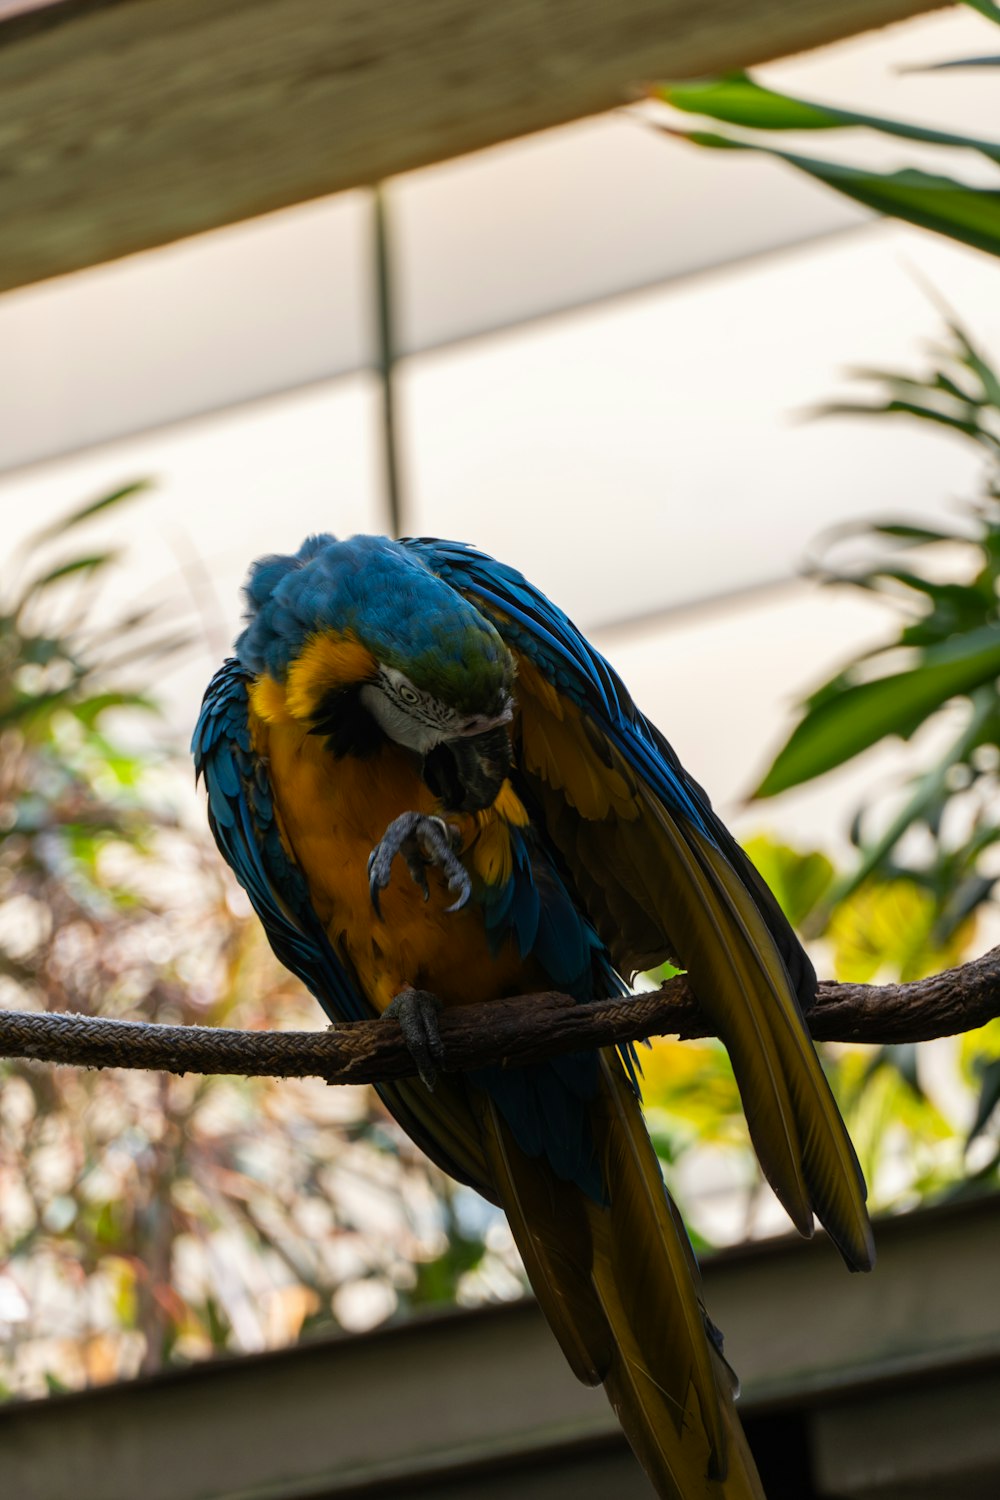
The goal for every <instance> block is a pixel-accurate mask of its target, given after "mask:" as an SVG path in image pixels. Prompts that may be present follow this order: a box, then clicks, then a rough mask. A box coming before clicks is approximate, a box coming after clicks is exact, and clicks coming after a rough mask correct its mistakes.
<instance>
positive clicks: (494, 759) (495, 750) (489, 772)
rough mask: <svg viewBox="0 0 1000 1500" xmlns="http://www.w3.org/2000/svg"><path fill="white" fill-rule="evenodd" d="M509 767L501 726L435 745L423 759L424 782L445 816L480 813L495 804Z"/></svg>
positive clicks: (507, 741)
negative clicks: (437, 799) (447, 813)
mask: <svg viewBox="0 0 1000 1500" xmlns="http://www.w3.org/2000/svg"><path fill="white" fill-rule="evenodd" d="M510 767H511V749H510V735H509V733H508V731H507V726H506V724H505V723H501V724H495V725H494V726H493V728H491V729H487V730H485V731H484V732H483V733H482V734H464V735H460V736H458V737H456V738H455V739H450V740H443V741H442V742H441V744H439V745H435V746H434V749H433V750H431V751H429V752H428V754H427V755H426V756H425V757H424V780H425V781H426V783H427V785H428V786H429V787H430V789H431V791H432V792H433V793H434V795H435V796H436V797H440V799H441V801H442V802H443V803H444V806H445V810H446V811H447V812H482V811H484V810H485V809H486V808H487V807H492V805H493V803H494V802H495V801H496V798H497V794H498V793H499V791H500V788H501V787H502V786H503V784H504V781H505V780H506V778H507V774H508V772H509V771H510Z"/></svg>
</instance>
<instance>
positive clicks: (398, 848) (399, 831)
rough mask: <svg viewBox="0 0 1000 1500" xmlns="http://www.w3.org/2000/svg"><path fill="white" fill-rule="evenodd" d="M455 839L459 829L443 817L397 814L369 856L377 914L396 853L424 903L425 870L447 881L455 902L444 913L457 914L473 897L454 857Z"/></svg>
mask: <svg viewBox="0 0 1000 1500" xmlns="http://www.w3.org/2000/svg"><path fill="white" fill-rule="evenodd" d="M457 837H458V830H457V829H455V828H453V827H452V826H451V825H450V824H448V823H446V822H445V821H444V819H443V818H431V817H427V816H426V815H425V814H424V813H416V812H408V813H400V815H399V817H398V818H394V819H393V821H392V822H391V823H390V824H389V826H388V828H387V829H386V831H385V833H384V834H383V835H382V837H381V838H380V839H379V841H378V843H377V844H376V845H375V848H374V849H373V850H372V852H371V854H369V856H368V890H369V892H370V893H371V898H372V906H374V908H375V911H376V914H377V915H378V916H381V915H382V912H381V908H380V906H379V892H380V891H384V890H385V888H386V886H387V885H388V884H389V879H390V876H391V874H392V862H393V860H394V859H395V858H396V855H397V854H402V856H403V858H404V859H405V860H406V866H407V869H408V870H409V872H410V874H411V875H412V877H413V879H414V880H415V881H416V883H417V885H419V886H420V889H421V890H422V891H423V893H424V900H425V901H426V900H427V898H428V897H429V895H430V891H429V890H428V888H427V870H428V868H429V867H430V866H431V865H436V866H437V868H438V869H439V870H440V871H441V873H442V875H443V876H444V878H445V880H446V881H447V882H448V888H449V890H452V891H455V892H456V893H457V899H456V900H455V901H453V902H452V904H451V906H449V907H448V908H447V910H448V911H460V910H461V908H462V907H463V906H464V905H465V903H466V902H467V901H468V899H469V897H470V896H471V895H472V881H471V880H470V879H469V874H468V871H467V870H466V868H465V866H464V865H463V864H462V862H461V861H460V860H459V859H457V858H456V856H455V840H456V838H457Z"/></svg>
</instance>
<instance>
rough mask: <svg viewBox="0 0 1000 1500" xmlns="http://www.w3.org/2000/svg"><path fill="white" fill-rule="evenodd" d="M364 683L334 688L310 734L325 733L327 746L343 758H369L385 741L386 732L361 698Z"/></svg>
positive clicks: (316, 717) (320, 704) (322, 701)
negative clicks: (384, 732) (352, 756)
mask: <svg viewBox="0 0 1000 1500" xmlns="http://www.w3.org/2000/svg"><path fill="white" fill-rule="evenodd" d="M363 685H364V684H363V683H360V682H358V683H354V684H353V685H352V686H351V687H346V688H334V689H333V690H332V691H331V692H329V693H327V694H326V696H325V697H324V698H322V699H321V700H320V702H319V703H318V704H317V707H316V713H315V715H314V717H313V724H312V727H311V729H310V730H309V733H310V734H325V735H326V748H327V750H329V751H330V753H331V755H335V756H336V757H337V759H338V760H340V759H341V758H342V757H343V756H345V755H356V756H358V757H359V758H360V759H365V758H366V757H367V756H369V755H374V753H375V751H376V750H378V748H379V747H380V746H381V745H383V744H384V743H385V738H386V737H385V735H384V734H383V732H382V730H381V729H380V728H379V726H378V724H377V723H376V722H375V720H374V719H373V718H372V716H371V714H370V713H369V712H368V710H367V709H366V708H365V706H364V704H363V703H362V701H361V689H362V687H363Z"/></svg>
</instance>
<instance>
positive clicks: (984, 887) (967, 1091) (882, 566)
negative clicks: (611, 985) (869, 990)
mask: <svg viewBox="0 0 1000 1500" xmlns="http://www.w3.org/2000/svg"><path fill="white" fill-rule="evenodd" d="M965 3H966V4H967V5H968V6H969V7H970V8H971V9H973V10H975V11H977V12H978V13H979V14H980V15H982V16H983V17H985V18H986V19H987V20H988V21H991V22H993V23H994V24H995V25H1000V7H998V6H997V5H996V4H994V3H993V0H965ZM996 68H1000V56H996V55H977V56H974V57H962V58H952V59H947V60H945V61H942V62H937V63H934V64H932V65H930V67H929V68H928V71H931V72H934V71H940V72H941V73H942V74H943V73H946V72H948V73H953V72H955V71H960V70H971V69H976V70H981V69H996ZM652 97H653V98H655V99H657V100H659V101H661V102H662V103H665V104H667V105H669V106H671V108H672V109H673V110H675V111H678V112H680V114H681V115H698V116H701V117H702V118H703V119H704V120H706V121H711V122H714V123H718V124H722V125H724V126H727V127H729V128H728V129H727V130H726V133H724V134H723V133H719V132H718V131H715V130H710V129H706V128H703V127H700V126H699V127H698V128H694V129H690V128H683V127H681V126H680V125H679V124H678V123H677V122H676V121H673V122H671V123H670V124H667V125H664V126H662V127H661V128H663V129H665V130H666V131H667V133H669V134H670V135H672V136H675V137H679V138H682V139H684V140H687V141H689V142H690V143H691V144H693V145H695V146H699V147H703V148H707V149H709V150H715V151H724V152H750V153H758V154H764V155H766V156H769V157H771V158H772V159H775V160H778V161H781V162H783V163H784V164H786V165H787V166H789V167H791V168H793V169H795V170H796V171H798V172H800V173H802V174H804V175H805V176H806V177H809V178H811V179H812V180H813V181H814V182H818V183H821V184H823V185H824V186H825V187H827V188H829V189H831V190H832V191H833V192H836V193H839V194H841V195H843V196H846V197H848V198H851V199H853V200H854V201H856V202H858V203H861V204H863V205H864V206H865V207H867V208H869V209H872V210H874V211H875V212H877V213H879V214H883V215H885V216H886V217H889V218H895V219H898V220H901V221H903V222H906V223H910V224H914V225H917V226H919V227H920V228H923V229H930V230H933V231H935V232H937V233H938V234H941V235H944V236H945V237H947V238H949V239H952V240H955V241H957V242H959V243H962V244H966V245H971V246H973V247H975V248H976V249H978V250H982V251H985V252H986V253H988V254H991V255H1000V186H998V182H997V179H996V170H995V169H996V168H998V167H1000V142H997V141H994V140H986V139H982V138H979V137H972V136H968V135H962V134H958V133H956V132H953V131H947V130H939V129H933V128H930V127H925V126H923V125H919V124H916V123H913V122H911V121H904V120H898V119H893V118H889V117H887V116H885V115H876V114H872V113H867V112H860V111H857V110H852V109H843V108H838V107H837V106H833V105H828V104H825V103H820V102H817V101H815V100H806V99H802V98H798V97H795V96H793V95H791V94H787V93H783V92H781V91H779V90H775V89H772V88H768V87H766V86H764V85H762V84H761V83H759V82H758V81H757V80H756V79H754V78H753V77H751V76H750V75H749V74H747V73H733V74H725V75H720V76H718V77H715V78H705V79H698V80H694V81H684V82H680V83H664V84H660V85H657V86H656V88H655V89H654V90H653V91H652ZM733 127H736V129H735V130H734V129H733ZM859 130H860V131H864V132H866V133H868V134H870V135H875V136H878V137H882V138H883V140H885V141H886V142H890V141H891V142H899V141H902V142H905V143H908V144H909V145H910V146H912V147H916V148H917V150H918V152H919V153H921V160H928V159H932V158H934V157H936V156H937V155H938V154H939V153H940V154H942V155H943V158H944V160H945V161H946V162H948V163H949V164H950V163H951V162H953V161H962V162H963V163H965V164H969V163H973V172H972V176H971V178H970V180H964V179H962V178H959V177H956V176H952V175H945V174H943V173H941V172H936V171H928V170H926V169H925V167H924V166H923V165H919V164H918V165H907V166H906V167H904V168H903V169H901V170H891V171H883V170H878V169H876V168H874V167H873V166H871V165H870V164H868V163H866V164H865V165H864V166H854V165H851V164H849V163H847V162H845V161H843V160H834V159H831V158H830V157H829V156H827V157H825V158H823V159H819V158H817V157H815V156H813V155H811V154H809V155H805V154H803V152H802V151H801V150H799V149H797V147H798V144H799V140H800V138H801V137H803V136H804V137H805V138H806V139H811V138H814V137H815V136H816V135H820V136H822V138H823V139H824V140H825V141H827V142H828V141H829V140H830V139H831V138H835V139H836V140H837V141H838V142H843V141H844V140H845V138H846V139H850V136H851V133H852V132H857V131H859ZM775 137H787V138H790V139H791V142H792V146H791V148H789V147H778V146H775V145H774V144H773V141H774V138H775ZM970 153H971V155H970ZM984 164H985V165H984ZM946 330H947V338H946V341H945V342H943V343H942V344H940V345H938V346H936V347H935V348H933V349H932V350H931V351H930V352H931V365H930V368H929V369H928V370H926V371H925V372H923V373H921V374H917V375H910V374H908V373H905V372H893V371H882V370H857V371H855V372H854V374H855V376H856V377H857V378H860V379H862V380H864V381H865V382H867V383H868V385H869V386H872V385H873V386H874V387H875V393H874V394H873V395H872V396H871V397H870V399H867V400H860V399H858V400H844V401H839V402H836V403H831V404H829V405H828V406H826V407H825V408H823V409H822V414H824V415H829V416H832V415H837V414H841V415H846V414H853V415H859V414H861V415H871V416H879V417H893V418H899V417H903V418H907V419H909V420H910V421H913V422H917V423H919V424H921V425H927V424H931V425H934V426H936V427H938V428H943V429H945V430H947V431H950V432H951V433H953V434H954V435H955V436H956V437H957V438H958V439H959V440H960V441H961V442H963V443H964V444H966V445H971V446H972V447H973V448H974V450H975V451H976V452H977V453H978V455H979V458H980V459H981V461H982V468H983V478H982V488H981V493H980V495H979V496H978V498H977V499H975V500H974V501H970V502H968V503H967V504H965V505H964V506H962V507H960V508H959V509H958V510H956V511H955V513H954V514H953V515H950V516H947V517H943V518H942V519H941V520H940V521H938V522H935V523H933V524H928V523H927V521H926V520H924V521H922V522H920V523H916V522H914V521H912V520H911V519H908V518H906V517H905V515H904V516H898V517H893V518H890V519H885V520H875V521H859V522H858V523H856V524H852V525H850V526H848V527H841V528H838V529H837V531H836V532H833V533H831V534H829V535H828V536H827V537H826V538H824V539H823V541H822V543H821V556H820V559H819V560H818V561H817V563H816V565H815V567H814V569H813V573H814V576H817V577H819V578H820V579H821V580H822V581H824V582H826V583H828V584H831V585H837V586H841V587H845V588H848V589H857V590H863V591H865V592H868V593H870V594H872V595H875V596H877V597H879V598H880V599H883V600H884V601H885V602H886V604H887V605H888V606H889V608H890V610H891V615H892V618H893V621H894V625H895V628H894V630H893V633H892V634H891V635H889V636H888V638H887V639H886V640H885V642H884V643H883V644H882V645H880V646H877V647H876V648H874V649H872V650H868V651H866V652H864V653H863V654H861V655H859V656H857V657H856V658H855V659H853V660H851V661H848V662H846V663H845V664H844V665H843V667H841V668H840V670H838V671H837V672H836V673H835V675H834V676H833V677H831V678H830V679H829V680H828V681H826V682H825V683H823V684H822V685H821V686H819V687H818V688H816V689H815V691H814V692H812V694H811V695H810V696H809V698H808V699H807V700H806V701H805V702H804V703H803V704H802V705H801V713H800V717H799V720H798V723H797V724H796V726H795V728H794V730H793V732H792V734H791V736H790V737H789V739H788V741H787V743H786V744H785V745H784V746H783V747H782V748H781V749H780V750H779V752H778V754H777V756H776V757H775V759H774V761H773V763H772V765H771V766H770V768H769V770H768V771H767V772H766V774H765V776H764V777H763V779H762V781H761V783H760V785H759V786H758V787H757V789H756V791H755V793H754V797H755V798H758V799H761V798H767V797H772V796H775V795H777V794H778V793H780V792H782V791H787V790H789V789H791V788H793V787H796V786H800V785H802V784H803V783H806V782H809V781H812V780H815V779H816V778H818V777H820V776H822V775H824V774H825V773H826V772H828V771H832V770H833V769H835V768H836V767H838V766H843V765H845V764H847V763H848V762H851V761H853V760H855V759H856V758H857V757H858V756H861V755H863V754H864V752H865V751H866V750H868V749H870V748H871V747H873V746H874V745H876V744H877V743H879V742H883V741H885V740H894V739H898V740H902V741H905V742H907V743H908V744H909V746H910V761H911V763H912V766H913V770H912V771H911V773H910V775H909V777H908V778H907V779H906V780H905V781H904V783H903V784H902V785H900V784H899V782H898V779H895V778H894V779H893V780H892V781H891V783H890V784H889V785H887V786H885V787H882V788H879V789H878V790H877V791H876V792H875V793H874V794H873V795H872V796H871V797H870V798H868V799H867V800H865V801H864V802H863V804H862V805H861V806H860V807H858V809H857V810H856V813H855V815H854V818H853V821H852V823H851V827H850V842H851V845H852V847H853V849H854V851H855V858H854V859H853V861H852V862H851V863H849V864H848V865H847V866H846V867H845V868H843V869H837V868H836V867H835V865H834V862H833V861H832V860H831V858H830V857H829V855H828V854H827V853H826V852H822V851H818V850H809V851H800V850H796V849H792V848H789V847H788V846H786V845H783V844H780V843H777V842H775V841H774V840H773V839H770V838H768V837H767V836H766V835H764V834H761V835H759V836H757V837H756V838H754V839H751V840H750V841H749V843H748V844H747V847H748V849H749V852H750V853H751V855H752V857H753V859H754V861H755V863H756V864H757V865H758V867H759V868H760V870H761V872H762V873H763V875H764V876H765V878H766V879H767V880H768V882H769V884H770V885H771V886H772V888H773V889H774V890H775V892H776V894H777V895H778V897H779V900H780V901H781V903H782V905H783V907H784V908H785V910H786V912H787V913H788V915H789V916H790V918H791V919H792V921H793V922H794V923H795V925H796V926H797V927H798V928H799V929H800V931H802V932H803V934H804V935H806V936H808V937H809V938H810V939H811V940H812V943H813V947H814V951H815V954H816V957H817V961H818V967H819V970H820V972H821V973H828V974H830V975H831V976H833V977H836V978H838V979H843V980H855V981H859V982H867V981H873V980H875V981H878V980H883V981H884V980H893V979H900V980H909V979H916V978H920V977H921V976H923V975H925V974H930V973H934V972H938V971H940V970H941V969H944V968H947V967H949V966H951V965H953V964H957V963H960V962H962V960H963V959H964V958H967V957H970V956H972V954H973V953H975V952H979V951H981V950H982V948H983V947H984V946H985V944H986V942H987V941H988V940H989V938H990V937H993V938H995V936H996V932H997V926H996V892H997V882H998V880H1000V855H998V852H997V843H998V838H1000V828H998V822H997V812H996V809H997V791H998V783H997V770H998V766H1000V693H998V674H1000V616H998V579H1000V377H998V374H997V371H996V370H995V369H994V368H993V366H992V365H991V364H990V362H989V360H988V359H987V358H986V357H985V356H984V354H983V353H982V351H980V350H979V349H977V347H976V345H975V342H974V341H973V339H972V338H970V336H969V335H968V334H967V332H966V331H965V330H963V329H962V328H961V327H959V326H958V324H957V322H956V321H955V320H954V319H953V318H950V317H947V318H946ZM845 553H846V554H847V559H846V560H845ZM852 557H853V560H852ZM823 1050H824V1059H825V1062H826V1064H827V1066H828V1070H829V1072H830V1076H831V1080H832V1082H833V1085H834V1088H835V1091H836V1093H837V1095H838V1098H839V1101H840V1104H841V1108H842V1109H843V1111H844V1114H845V1116H846V1118H847V1121H848V1124H849V1126H850V1128H851V1133H852V1136H853V1138H854V1141H855V1144H856V1146H857V1148H858V1153H859V1156H860V1157H861V1162H862V1166H863V1167H864V1170H865V1174H866V1176H867V1179H868V1183H869V1189H870V1196H871V1201H872V1203H873V1206H874V1207H875V1208H876V1209H889V1208H906V1207H912V1206H914V1205H915V1204H916V1203H918V1202H920V1201H922V1200H924V1199H927V1198H933V1197H940V1196H942V1195H944V1194H950V1193H957V1192H968V1191H975V1190H982V1191H989V1190H993V1189H995V1188H996V1186H997V1185H998V1181H1000V1136H998V1133H997V1131H996V1130H995V1129H993V1128H991V1122H992V1121H993V1116H994V1112H995V1109H996V1106H997V1104H998V1103H1000V1024H997V1023H994V1024H993V1025H991V1026H988V1027H985V1028H983V1029H982V1030H981V1031H978V1032H974V1033H970V1034H969V1035H968V1036H965V1037H962V1038H956V1039H948V1040H943V1041H941V1042H937V1043H934V1044H931V1045H928V1044H924V1045H923V1046H922V1047H920V1048H917V1047H915V1046H902V1047H900V1046H897V1047H885V1048H881V1049H879V1050H878V1051H876V1052H875V1053H874V1054H872V1053H871V1052H870V1050H869V1049H865V1048H854V1047H833V1046H830V1047H827V1048H825V1049H823ZM647 1075H648V1080H647V1096H648V1099H649V1102H650V1104H651V1106H652V1108H653V1110H654V1111H656V1112H658V1115H659V1128H658V1131H657V1142H658V1148H659V1149H660V1151H661V1155H662V1156H663V1157H664V1160H665V1162H666V1163H667V1166H666V1171H667V1175H668V1178H671V1179H672V1181H673V1183H674V1186H675V1188H676V1189H677V1190H678V1191H679V1194H680V1196H681V1197H682V1198H683V1197H684V1189H685V1186H689V1187H691V1186H693V1185H694V1184H695V1183H700V1184H701V1185H702V1187H703V1188H704V1184H705V1182H706V1180H708V1182H709V1183H712V1184H714V1191H709V1192H708V1193H705V1194H703V1195H702V1196H701V1197H700V1200H699V1201H697V1202H695V1203H694V1204H693V1214H694V1222H695V1227H696V1229H699V1228H700V1229H701V1231H702V1234H703V1235H707V1236H708V1237H709V1238H711V1236H712V1232H713V1229H714V1231H715V1233H716V1234H718V1233H719V1232H722V1233H724V1234H726V1235H727V1236H729V1235H732V1234H733V1233H734V1229H735V1227H736V1226H735V1225H734V1221H733V1220H734V1202H737V1201H740V1200H734V1194H733V1190H734V1187H735V1188H740V1189H742V1191H743V1195H744V1196H743V1198H742V1200H741V1201H742V1207H741V1208H740V1209H738V1210H737V1212H738V1213H740V1214H741V1215H742V1226H743V1229H744V1231H745V1232H747V1233H751V1232H755V1231H756V1230H760V1229H762V1228H766V1227H773V1226H776V1225H778V1224H780V1217H776V1215H775V1209H774V1204H773V1200H772V1199H771V1197H770V1194H769V1193H767V1192H766V1190H765V1189H764V1187H763V1185H762V1183H761V1179H760V1174H759V1171H758V1169H757V1167H756V1164H755V1162H754V1158H753V1156H752V1153H751V1152H750V1150H749V1146H748V1142H747V1139H746V1132H745V1128H744V1126H743V1124H742V1117H741V1115H740V1112H739V1100H738V1096H737V1094H736V1090H735V1086H734V1084H733V1081H732V1075H731V1072H730V1070H729V1067H728V1062H727V1061H726V1058H725V1055H724V1053H723V1052H722V1049H721V1047H718V1046H717V1045H716V1044H714V1043H710V1042H709V1043H700V1044H697V1045H696V1046H692V1045H691V1044H685V1045H684V1046H683V1047H681V1046H680V1045H679V1044H676V1043H669V1042H667V1043H658V1044H657V1049H656V1053H655V1056H654V1059H653V1061H652V1064H651V1066H648V1067H647ZM707 1147H710V1148H711V1150H707V1149H706V1148H707Z"/></svg>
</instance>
